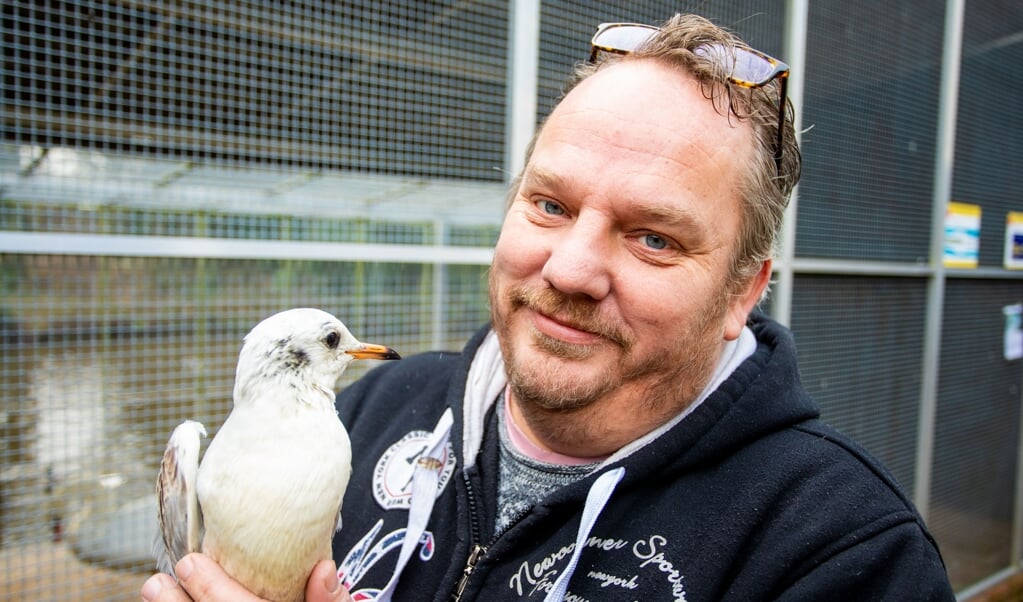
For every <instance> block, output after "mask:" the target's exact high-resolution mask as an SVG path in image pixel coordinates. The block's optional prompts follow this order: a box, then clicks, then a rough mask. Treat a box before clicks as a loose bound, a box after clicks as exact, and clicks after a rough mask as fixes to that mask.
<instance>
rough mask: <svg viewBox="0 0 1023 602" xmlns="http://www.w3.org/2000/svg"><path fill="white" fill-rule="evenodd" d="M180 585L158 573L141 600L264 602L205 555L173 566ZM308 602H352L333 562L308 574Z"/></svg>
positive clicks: (186, 557)
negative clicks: (338, 577) (339, 579)
mask: <svg viewBox="0 0 1023 602" xmlns="http://www.w3.org/2000/svg"><path fill="white" fill-rule="evenodd" d="M174 572H175V573H176V574H177V576H178V579H179V581H180V584H179V583H175V582H174V579H173V578H172V577H171V576H170V575H165V574H163V573H159V574H156V575H153V576H152V577H150V578H149V579H148V580H147V581H146V583H145V585H143V586H142V599H143V600H145V601H146V602H188V601H192V600H194V601H195V602H214V601H218V600H230V601H232V602H233V601H238V602H265V601H264V600H263V599H262V598H258V597H256V596H255V595H254V594H252V593H251V592H249V591H248V590H247V589H245V588H244V587H242V585H241V584H240V583H238V582H237V581H235V580H234V579H232V578H231V577H229V576H228V574H227V573H225V572H224V569H222V568H220V565H219V564H217V563H216V562H214V561H213V560H212V559H211V558H210V557H208V556H204V555H203V554H189V555H188V556H185V557H184V558H182V559H181V562H179V563H178V564H177V566H175V567H174ZM305 599H306V602H351V601H352V598H351V596H349V595H348V592H347V591H346V590H345V588H343V587H341V583H340V582H339V581H338V579H337V568H336V566H335V565H334V562H333V561H330V560H323V561H321V562H319V563H318V564H317V565H316V566H315V567H314V568H313V572H312V573H311V574H310V575H309V581H308V582H307V583H306V586H305Z"/></svg>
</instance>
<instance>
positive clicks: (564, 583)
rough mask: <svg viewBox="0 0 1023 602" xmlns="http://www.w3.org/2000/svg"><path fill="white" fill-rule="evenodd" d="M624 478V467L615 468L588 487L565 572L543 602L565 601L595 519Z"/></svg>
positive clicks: (562, 572)
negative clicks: (577, 530)
mask: <svg viewBox="0 0 1023 602" xmlns="http://www.w3.org/2000/svg"><path fill="white" fill-rule="evenodd" d="M624 476H625V468H624V467H619V468H615V469H614V470H609V471H607V472H605V473H604V474H602V475H600V476H599V477H597V480H596V481H594V482H593V485H591V486H590V491H589V493H587V494H586V506H585V507H584V508H583V516H582V519H581V520H580V521H579V532H578V533H577V534H576V537H575V549H573V550H572V558H570V559H569V561H568V566H566V567H565V570H563V571H561V575H559V576H558V579H557V580H556V581H555V582H554V585H553V586H552V587H551V590H550V591H549V592H547V597H546V598H544V602H562V600H564V599H565V594H566V593H567V592H568V582H569V581H570V580H571V579H572V573H574V572H575V567H576V565H577V564H579V556H580V555H582V553H583V548H584V547H586V540H588V539H589V538H590V531H592V530H593V525H594V524H595V523H596V522H597V517H598V516H600V513H601V512H602V511H603V510H604V506H606V505H607V501H608V500H609V499H611V494H612V493H614V490H615V487H617V486H618V483H619V482H620V481H621V480H622V477H624Z"/></svg>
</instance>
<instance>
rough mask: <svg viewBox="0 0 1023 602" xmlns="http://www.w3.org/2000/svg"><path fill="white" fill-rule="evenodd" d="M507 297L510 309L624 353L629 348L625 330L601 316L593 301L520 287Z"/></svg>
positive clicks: (630, 342) (548, 289)
mask: <svg viewBox="0 0 1023 602" xmlns="http://www.w3.org/2000/svg"><path fill="white" fill-rule="evenodd" d="M509 297H510V299H511V302H512V306H513V307H524V308H526V309H529V310H532V311H535V312H537V313H541V314H543V315H545V316H548V317H550V318H553V319H555V320H557V321H558V322H561V323H562V324H565V325H567V326H570V327H572V328H575V329H576V330H582V331H584V332H590V333H593V334H597V335H600V336H602V337H604V338H606V339H608V340H610V341H611V342H613V343H616V344H618V345H619V346H621V347H623V348H625V349H626V350H628V349H629V348H630V347H632V339H631V338H630V337H629V336H628V335H627V334H626V333H625V332H624V329H623V328H621V327H620V326H619V324H618V323H617V322H616V321H614V320H611V319H608V318H606V317H604V316H601V315H600V309H599V307H598V306H597V304H596V303H594V302H593V301H588V300H586V299H583V298H579V297H570V296H568V295H564V294H562V293H560V292H558V291H556V290H554V289H550V288H547V289H541V290H531V289H528V288H526V287H521V286H520V287H515V288H513V289H512V290H511V291H510V293H509Z"/></svg>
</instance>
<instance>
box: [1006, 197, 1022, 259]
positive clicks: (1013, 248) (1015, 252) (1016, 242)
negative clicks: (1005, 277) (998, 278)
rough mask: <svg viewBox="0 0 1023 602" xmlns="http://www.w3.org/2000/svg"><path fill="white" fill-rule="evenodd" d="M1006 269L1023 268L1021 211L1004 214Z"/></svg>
mask: <svg viewBox="0 0 1023 602" xmlns="http://www.w3.org/2000/svg"><path fill="white" fill-rule="evenodd" d="M1003 263H1004V265H1005V269H1007V270H1023V213H1020V212H1018V211H1010V212H1009V213H1007V214H1006V215H1005V259H1004V261H1003Z"/></svg>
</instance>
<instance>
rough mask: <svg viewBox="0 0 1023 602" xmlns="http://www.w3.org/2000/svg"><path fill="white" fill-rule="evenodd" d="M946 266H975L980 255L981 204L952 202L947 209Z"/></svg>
mask: <svg viewBox="0 0 1023 602" xmlns="http://www.w3.org/2000/svg"><path fill="white" fill-rule="evenodd" d="M943 256H944V263H945V267H948V268H975V267H977V262H978V259H979V257H980V205H971V204H969V203H957V202H954V201H953V202H950V203H949V204H948V209H946V210H945V250H944V253H943Z"/></svg>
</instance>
